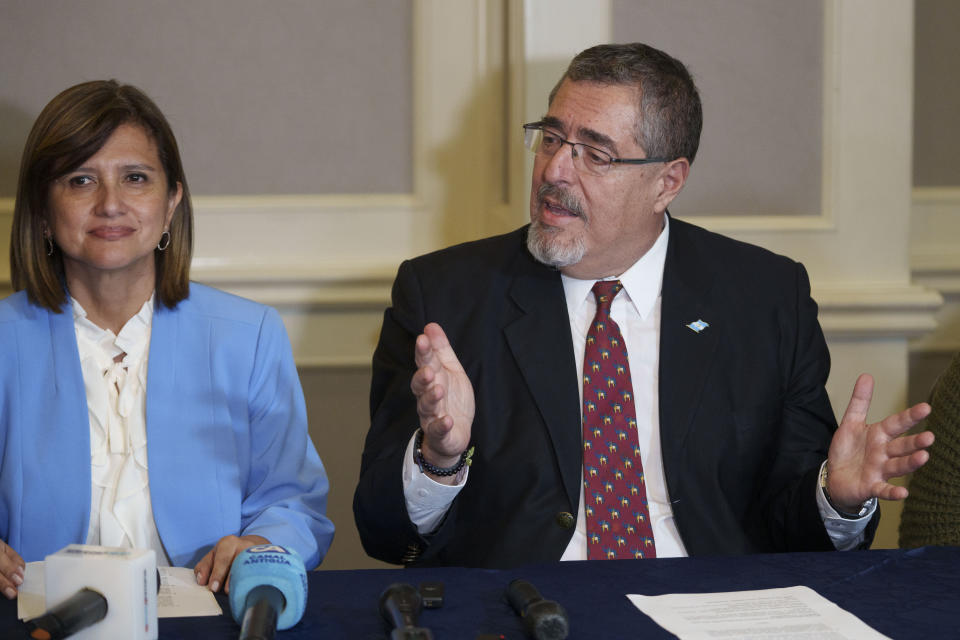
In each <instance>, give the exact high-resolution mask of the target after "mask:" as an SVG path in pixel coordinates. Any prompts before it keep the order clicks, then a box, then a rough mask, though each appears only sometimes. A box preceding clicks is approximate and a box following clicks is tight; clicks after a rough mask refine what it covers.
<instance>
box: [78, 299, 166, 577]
mask: <svg viewBox="0 0 960 640" xmlns="http://www.w3.org/2000/svg"><path fill="white" fill-rule="evenodd" d="M70 301H71V303H72V304H73V322H74V327H75V328H76V332H77V348H78V350H79V353H80V367H81V370H82V372H83V384H84V387H85V388H86V394H87V408H88V410H89V417H90V471H91V473H90V477H91V501H90V528H89V529H88V531H87V544H98V545H104V546H108V547H127V548H137V549H153V550H154V551H156V554H157V564H158V565H161V566H167V565H169V564H170V562H169V560H168V559H167V554H166V552H165V551H164V549H163V544H162V543H161V542H160V534H159V533H158V532H157V525H156V522H155V521H154V519H153V507H152V506H151V503H150V485H149V476H148V474H147V414H146V400H147V360H148V355H149V351H150V327H151V323H152V321H153V304H154V298H153V296H151V297H150V299H149V300H147V301H146V302H145V303H144V304H143V307H141V308H140V311H139V312H138V313H137V315H135V316H133V317H132V318H130V320H128V321H127V323H126V324H125V325H124V326H123V328H122V329H121V330H120V333H119V334H117V335H115V334H114V333H113V331H111V330H109V329H101V328H100V327H98V326H97V325H95V324H94V323H93V322H91V321H90V320H89V319H87V312H86V311H84V309H83V307H81V306H80V303H78V302H77V301H76V300H74V299H73V298H71V299H70ZM124 354H125V355H124ZM119 356H123V357H122V359H120V360H119V361H117V358H118V357H119Z"/></svg>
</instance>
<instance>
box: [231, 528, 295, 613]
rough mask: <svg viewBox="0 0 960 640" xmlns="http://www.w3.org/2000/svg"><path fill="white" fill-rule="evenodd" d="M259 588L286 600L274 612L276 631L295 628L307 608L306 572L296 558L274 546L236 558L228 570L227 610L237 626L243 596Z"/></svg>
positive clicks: (243, 599)
mask: <svg viewBox="0 0 960 640" xmlns="http://www.w3.org/2000/svg"><path fill="white" fill-rule="evenodd" d="M262 586H271V587H274V588H276V589H277V590H278V591H280V593H281V594H283V597H284V599H285V600H286V606H284V608H283V611H277V629H281V630H282V629H289V628H290V627H292V626H293V625H295V624H297V623H298V622H299V621H300V618H302V617H303V612H304V610H305V609H306V607H307V571H306V568H305V567H304V565H303V560H301V559H300V556H299V555H297V553H296V552H295V551H293V550H290V549H285V548H284V547H281V546H278V545H275V544H261V545H257V546H254V547H249V548H247V549H244V550H243V551H241V552H240V553H238V554H237V557H236V558H234V559H233V565H232V566H231V567H230V610H231V611H232V612H233V619H234V620H236V621H237V624H243V614H244V611H245V608H246V603H247V595H248V594H249V593H250V592H251V591H252V590H253V589H255V588H257V587H262Z"/></svg>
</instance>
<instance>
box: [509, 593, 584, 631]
mask: <svg viewBox="0 0 960 640" xmlns="http://www.w3.org/2000/svg"><path fill="white" fill-rule="evenodd" d="M507 600H509V601H510V606H511V607H513V610H514V611H516V612H517V614H519V615H520V616H521V617H522V618H523V628H524V630H525V631H526V632H527V635H529V636H530V637H531V638H535V640H563V639H564V638H566V637H567V635H568V634H569V633H570V620H569V618H567V612H566V611H564V610H563V607H561V606H560V605H559V604H557V603H556V602H554V601H553V600H544V599H543V596H541V595H540V592H539V591H537V588H536V587H535V586H533V585H532V584H530V583H529V582H527V581H526V580H522V579H520V578H517V579H516V580H514V581H512V582H511V583H510V584H509V585H507Z"/></svg>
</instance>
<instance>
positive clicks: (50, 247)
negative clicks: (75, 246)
mask: <svg viewBox="0 0 960 640" xmlns="http://www.w3.org/2000/svg"><path fill="white" fill-rule="evenodd" d="M44 240H46V241H47V255H48V256H52V255H53V238H51V237H50V236H44Z"/></svg>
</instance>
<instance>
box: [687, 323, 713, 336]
mask: <svg viewBox="0 0 960 640" xmlns="http://www.w3.org/2000/svg"><path fill="white" fill-rule="evenodd" d="M709 326H710V325H709V324H708V323H706V322H704V321H703V320H697V321H696V322H691V323H690V324H688V325H687V328H688V329H690V330H691V331H693V332H694V333H700V332H701V331H703V330H704V329H706V328H707V327H709Z"/></svg>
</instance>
